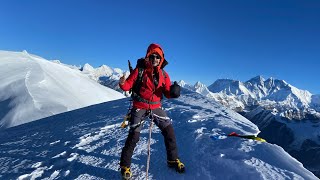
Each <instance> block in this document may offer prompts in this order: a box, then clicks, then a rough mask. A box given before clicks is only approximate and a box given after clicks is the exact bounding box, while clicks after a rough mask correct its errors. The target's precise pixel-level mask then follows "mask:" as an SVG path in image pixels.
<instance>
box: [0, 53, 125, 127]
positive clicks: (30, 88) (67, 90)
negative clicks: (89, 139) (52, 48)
mask: <svg viewBox="0 0 320 180" xmlns="http://www.w3.org/2000/svg"><path fill="white" fill-rule="evenodd" d="M85 69H90V65H86V66H85ZM0 77H1V79H0V107H1V108H0V129H1V128H7V127H12V126H16V125H19V124H23V123H26V122H30V121H34V120H37V119H40V118H43V117H47V116H51V115H54V114H58V113H62V112H66V111H70V110H73V109H77V108H82V107H85V106H89V105H93V104H97V103H102V102H105V101H110V100H114V99H119V98H123V97H124V96H123V95H122V94H121V93H118V92H116V91H114V90H112V89H110V88H107V87H104V86H102V85H100V84H98V83H96V82H94V81H92V80H91V79H89V78H88V77H87V76H85V75H84V74H82V73H81V72H80V71H79V70H78V69H71V68H69V67H67V66H64V65H62V64H57V63H54V62H51V61H48V60H46V59H43V58H41V57H38V56H35V55H31V54H28V53H27V52H26V51H24V52H10V51H0Z"/></svg>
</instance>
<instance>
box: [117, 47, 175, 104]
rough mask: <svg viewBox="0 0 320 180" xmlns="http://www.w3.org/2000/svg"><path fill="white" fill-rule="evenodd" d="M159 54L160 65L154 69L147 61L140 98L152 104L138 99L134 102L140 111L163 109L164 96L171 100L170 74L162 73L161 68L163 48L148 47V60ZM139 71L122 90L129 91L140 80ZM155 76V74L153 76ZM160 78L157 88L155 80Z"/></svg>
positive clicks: (128, 79) (132, 75) (121, 86)
mask: <svg viewBox="0 0 320 180" xmlns="http://www.w3.org/2000/svg"><path fill="white" fill-rule="evenodd" d="M154 53H155V54H158V55H160V57H161V60H160V64H159V65H158V66H157V67H153V66H152V64H151V62H149V61H145V66H146V68H145V69H144V72H143V76H142V84H141V88H140V97H141V98H142V99H144V100H145V101H148V102H151V103H146V102H142V101H138V100H136V99H134V100H133V107H135V108H139V109H156V108H159V107H161V102H160V101H161V99H162V95H163V94H164V95H165V97H166V98H170V86H171V81H170V77H169V75H168V73H166V72H165V71H162V69H160V67H162V68H163V66H162V64H163V62H164V54H163V51H162V49H161V47H160V46H159V45H158V44H151V45H150V46H149V47H148V50H147V54H146V58H147V57H149V56H150V55H151V54H154ZM138 74H139V70H138V68H135V69H134V70H133V72H132V73H131V74H130V75H129V77H128V78H127V79H126V81H125V82H124V84H122V85H120V88H121V89H122V90H124V91H129V90H130V89H131V88H132V86H133V84H134V83H135V82H136V80H137V78H138ZM153 74H155V75H154V76H153ZM156 77H159V79H158V78H157V79H158V86H157V87H156V86H155V84H154V78H156Z"/></svg>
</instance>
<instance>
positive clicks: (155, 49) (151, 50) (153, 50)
mask: <svg viewBox="0 0 320 180" xmlns="http://www.w3.org/2000/svg"><path fill="white" fill-rule="evenodd" d="M151 54H158V55H159V56H160V57H161V60H160V63H159V67H162V64H163V62H164V61H165V59H164V52H163V50H162V48H161V47H160V45H159V44H150V45H149V47H148V50H147V53H146V58H147V57H149V56H150V55H151Z"/></svg>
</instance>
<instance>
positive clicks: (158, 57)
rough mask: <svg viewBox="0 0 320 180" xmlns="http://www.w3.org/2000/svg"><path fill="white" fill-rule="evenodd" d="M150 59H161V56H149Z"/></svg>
mask: <svg viewBox="0 0 320 180" xmlns="http://www.w3.org/2000/svg"><path fill="white" fill-rule="evenodd" d="M149 59H150V60H153V59H161V57H160V56H159V55H156V54H151V55H150V56H149Z"/></svg>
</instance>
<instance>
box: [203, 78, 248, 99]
mask: <svg viewBox="0 0 320 180" xmlns="http://www.w3.org/2000/svg"><path fill="white" fill-rule="evenodd" d="M208 89H209V90H210V91H211V92H213V93H220V92H221V93H225V94H227V95H242V94H243V95H248V96H254V95H253V94H252V93H251V92H250V91H249V90H248V89H247V88H246V87H245V85H244V83H242V82H241V81H237V80H231V79H218V80H216V81H215V82H214V83H213V84H212V85H210V86H209V87H208Z"/></svg>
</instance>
